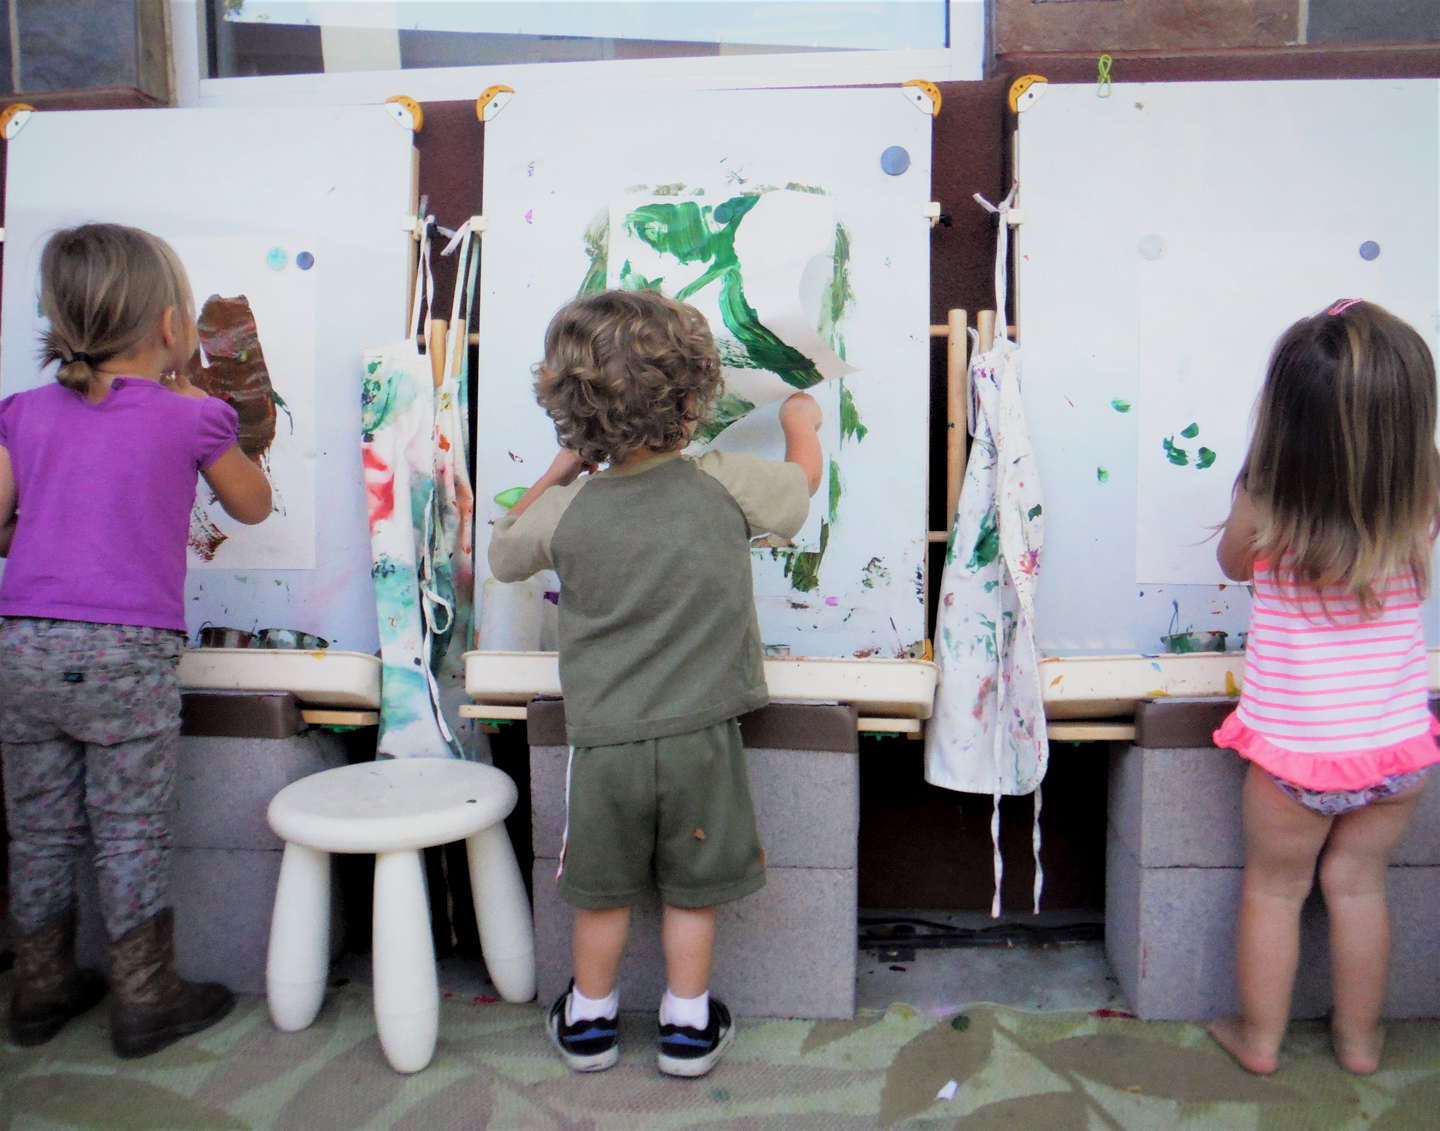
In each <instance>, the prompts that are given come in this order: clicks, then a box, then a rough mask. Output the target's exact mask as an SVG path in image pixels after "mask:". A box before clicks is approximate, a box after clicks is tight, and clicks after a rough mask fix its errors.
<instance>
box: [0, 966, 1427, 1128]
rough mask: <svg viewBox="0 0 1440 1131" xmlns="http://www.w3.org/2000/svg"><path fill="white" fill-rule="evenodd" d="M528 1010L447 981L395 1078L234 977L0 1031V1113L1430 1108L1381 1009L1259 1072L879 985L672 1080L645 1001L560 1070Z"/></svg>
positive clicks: (1197, 1043)
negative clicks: (438, 1005) (1374, 1055)
mask: <svg viewBox="0 0 1440 1131" xmlns="http://www.w3.org/2000/svg"><path fill="white" fill-rule="evenodd" d="M1100 1012H1101V1013H1102V1014H1104V1013H1105V1012H1106V1011H1103V1010H1102V1011H1100ZM542 1016H543V1010H542V1009H541V1008H540V1006H538V1005H525V1006H514V1005H505V1004H497V1003H491V1002H486V1001H483V1000H480V999H469V998H466V999H463V1000H462V999H457V998H455V997H453V996H447V1000H446V1001H445V1002H444V1003H443V1006H442V1012H441V1024H440V1042H439V1046H438V1048H437V1049H436V1052H435V1059H434V1060H433V1061H432V1062H431V1064H430V1067H429V1068H428V1069H426V1070H425V1071H424V1072H421V1073H419V1074H417V1075H415V1076H399V1075H397V1074H395V1073H394V1072H392V1071H391V1070H390V1069H389V1067H388V1066H387V1065H386V1063H385V1060H384V1057H383V1055H382V1054H381V1051H380V1046H379V1044H378V1042H377V1040H376V1037H375V1026H374V1021H373V1018H372V1016H371V1001H370V993H369V990H368V989H366V988H365V987H363V986H359V985H354V984H351V985H346V986H343V987H341V988H339V989H336V990H332V991H331V993H330V995H329V997H328V998H327V1000H326V1004H325V1007H324V1009H323V1010H322V1011H321V1014H320V1017H319V1018H318V1020H317V1021H316V1023H315V1024H314V1025H313V1026H312V1027H311V1028H310V1029H308V1030H306V1031H305V1032H303V1033H279V1032H276V1031H275V1029H274V1028H273V1027H272V1026H271V1024H270V1020H269V1017H268V1015H267V1013H266V1010H265V1003H264V1001H263V1000H262V999H260V998H255V997H247V998H243V999H241V1003H240V1005H239V1006H238V1007H237V1009H236V1011H235V1013H234V1014H233V1015H232V1016H231V1017H230V1018H228V1019H227V1020H226V1021H225V1022H223V1023H222V1024H221V1025H220V1026H218V1027H217V1028H216V1029H214V1030H212V1031H210V1032H208V1033H205V1034H202V1035H201V1036H199V1037H196V1038H192V1039H190V1040H188V1041H184V1042H182V1043H181V1044H179V1045H176V1046H174V1047H172V1048H170V1049H167V1050H166V1051H164V1052H162V1053H160V1054H158V1055H156V1056H153V1057H150V1058H148V1059H146V1060H140V1061H128V1062H127V1061H120V1060H117V1059H115V1058H114V1057H113V1056H112V1055H111V1054H110V1052H109V1048H108V1044H107V1040H108V1037H107V1027H106V1022H105V1010H104V1009H103V1008H101V1009H97V1010H93V1011H92V1012H91V1013H90V1014H88V1015H87V1016H85V1017H84V1018H81V1019H80V1020H78V1021H76V1022H72V1024H71V1025H70V1026H69V1027H67V1028H66V1030H65V1031H64V1032H63V1033H62V1034H61V1035H60V1036H59V1037H57V1038H56V1039H55V1040H54V1041H52V1042H51V1043H50V1044H48V1045H44V1046H42V1047H40V1048H38V1049H28V1050H27V1049H17V1048H15V1047H13V1046H5V1047H4V1048H3V1049H0V1128H3V1129H6V1131H55V1129H56V1128H105V1129H116V1131H120V1129H124V1131H152V1129H153V1131H160V1129H171V1128H174V1129H178V1131H208V1129H211V1128H214V1129H217V1131H218V1129H227V1128H257V1129H259V1128H263V1129H267V1131H330V1129H336V1131H340V1129H350V1128H366V1129H374V1131H382V1129H383V1131H401V1129H404V1131H448V1129H455V1131H459V1129H467V1131H474V1129H479V1128H488V1129H490V1131H510V1129H516V1131H522V1129H523V1131H528V1129H531V1128H535V1129H543V1131H581V1129H584V1131H611V1129H613V1131H651V1129H655V1131H659V1129H672V1128H693V1127H711V1128H716V1129H717V1131H742V1129H743V1131H761V1129H765V1131H769V1129H775V1131H810V1129H814V1131H822V1129H823V1131H829V1129H832V1128H833V1129H837V1131H838V1129H850V1128H856V1129H859V1128H874V1127H882V1128H892V1127H893V1128H896V1129H912V1128H947V1129H948V1128H962V1129H964V1131H998V1129H1001V1128H1006V1129H1015V1131H1072V1129H1073V1131H1095V1129H1104V1128H1109V1129H1124V1131H1134V1129H1149V1128H1185V1129H1186V1131H1210V1129H1219V1128H1225V1129H1231V1128H1235V1129H1239V1128H1245V1129H1256V1131H1282V1129H1289V1128H1294V1129H1302V1128H1303V1129H1314V1131H1342V1129H1348V1128H1362V1127H1363V1128H1371V1129H1373V1131H1402V1129H1403V1131H1425V1129H1430V1128H1437V1127H1440V1023H1437V1022H1410V1023H1405V1024H1397V1025H1393V1026H1392V1027H1391V1029H1390V1040H1389V1043H1388V1045H1387V1047H1386V1050H1385V1057H1384V1061H1383V1063H1382V1066H1381V1071H1380V1072H1378V1073H1376V1074H1375V1075H1374V1076H1372V1077H1370V1078H1368V1079H1365V1078H1359V1077H1354V1076H1350V1075H1347V1074H1346V1073H1345V1072H1344V1071H1342V1070H1341V1069H1340V1067H1339V1066H1338V1065H1337V1064H1336V1062H1335V1060H1334V1058H1333V1057H1332V1056H1331V1055H1330V1049H1329V1043H1328V1040H1327V1038H1326V1035H1325V1031H1324V1028H1323V1027H1322V1026H1320V1025H1318V1024H1306V1025H1299V1026H1297V1027H1296V1028H1295V1030H1294V1032H1293V1035H1292V1037H1291V1039H1290V1040H1289V1042H1288V1044H1287V1046H1286V1050H1285V1055H1284V1062H1283V1064H1282V1067H1281V1069H1280V1071H1279V1072H1278V1073H1276V1074H1275V1075H1274V1076H1273V1077H1271V1078H1269V1079H1264V1080H1262V1079H1258V1078H1256V1077H1253V1076H1249V1075H1247V1074H1246V1073H1245V1072H1243V1071H1241V1070H1240V1069H1239V1068H1237V1067H1236V1066H1235V1065H1234V1064H1232V1062H1231V1061H1230V1060H1229V1059H1228V1058H1227V1057H1226V1056H1225V1055H1224V1054H1223V1053H1221V1052H1220V1050H1219V1049H1218V1048H1217V1047H1215V1046H1214V1045H1213V1044H1212V1043H1211V1042H1210V1041H1209V1039H1208V1038H1207V1037H1206V1036H1205V1034H1204V1031H1203V1030H1202V1029H1201V1028H1200V1027H1199V1026H1195V1025H1180V1024H1165V1023H1146V1022H1141V1021H1135V1020H1131V1019H1129V1018H1125V1017H1121V1016H1113V1015H1112V1016H1097V1015H1094V1014H1088V1013H1030V1012H1025V1011H1022V1010H1017V1009H1009V1008H1005V1007H1001V1006H992V1005H973V1006H969V1007H967V1008H966V1009H965V1010H964V1011H963V1012H961V1013H959V1014H955V1015H953V1016H950V1017H944V1018H938V1019H937V1018H934V1017H931V1016H928V1015H925V1014H921V1013H918V1012H917V1011H916V1010H914V1009H911V1008H909V1007H907V1006H903V1005H896V1006H892V1007H891V1008H890V1009H888V1010H886V1011H885V1012H884V1013H873V1014H867V1015H862V1016H860V1017H858V1018H857V1019H856V1020H854V1021H844V1022H839V1021H820V1022H811V1021H764V1020H758V1021H742V1022H741V1024H740V1029H739V1033H738V1036H737V1039H736V1042H735V1045H734V1048H733V1049H732V1051H731V1053H730V1055H729V1056H728V1057H727V1059H725V1060H724V1061H722V1062H721V1064H720V1066H719V1067H718V1068H717V1069H716V1070H715V1072H714V1073H713V1074H712V1075H710V1076H709V1077H707V1078H705V1079H702V1080H694V1081H682V1080H671V1079H668V1078H666V1077H663V1076H661V1075H660V1074H659V1072H658V1071H657V1070H656V1068H655V1054H654V1038H655V1022H654V1018H653V1017H652V1016H649V1015H643V1014H626V1015H625V1016H624V1018H623V1019H622V1024H621V1040H622V1044H623V1048H624V1054H623V1056H622V1058H621V1061H620V1063H619V1065H617V1066H616V1067H615V1068H614V1069H612V1070H611V1071H609V1072H605V1073H601V1074H599V1075H595V1076H576V1075H572V1074H571V1073H569V1072H568V1071H566V1069H565V1068H564V1067H563V1066H562V1065H561V1063H560V1061H559V1060H558V1059H557V1058H556V1056H555V1054H554V1053H553V1051H552V1050H551V1049H550V1046H549V1044H548V1043H547V1041H546V1039H545V1035H544V1032H543V1030H542ZM952 1081H953V1082H954V1088H953V1089H952V1088H951V1087H950V1084H951V1082H952ZM952 1090H953V1096H952V1098H946V1099H937V1096H939V1095H943V1094H949V1093H950V1092H952Z"/></svg>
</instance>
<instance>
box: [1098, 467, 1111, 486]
mask: <svg viewBox="0 0 1440 1131" xmlns="http://www.w3.org/2000/svg"><path fill="white" fill-rule="evenodd" d="M1095 478H1096V480H1097V481H1098V482H1100V483H1109V482H1110V469H1109V468H1108V467H1097V468H1096V469H1095Z"/></svg>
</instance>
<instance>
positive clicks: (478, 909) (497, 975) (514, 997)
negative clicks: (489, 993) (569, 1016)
mask: <svg viewBox="0 0 1440 1131" xmlns="http://www.w3.org/2000/svg"><path fill="white" fill-rule="evenodd" d="M465 853H466V856H467V857H468V859H469V861H470V893H471V896H472V898H473V899H474V901H475V922H476V925H477V926H478V927H479V928H480V950H481V952H482V953H483V954H484V955H485V968H486V969H487V970H488V971H489V972H490V980H491V981H492V982H494V983H495V988H496V989H497V990H499V991H500V996H501V997H503V998H504V999H505V1000H506V1001H529V1000H530V999H531V998H533V997H534V996H535V930H534V926H533V925H532V923H531V920H530V904H529V903H528V902H527V900H526V898H525V881H524V880H522V879H521V878H520V865H519V864H518V863H516V861H515V849H514V846H512V845H511V843H510V837H509V836H508V835H507V834H506V832H505V824H504V822H503V821H498V822H496V823H495V824H493V825H491V826H490V827H489V828H488V829H481V830H480V831H479V832H478V833H476V834H475V835H474V836H472V837H470V838H468V839H467V840H466V841H465Z"/></svg>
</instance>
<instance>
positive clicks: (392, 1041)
mask: <svg viewBox="0 0 1440 1131" xmlns="http://www.w3.org/2000/svg"><path fill="white" fill-rule="evenodd" d="M517 796H518V793H517V791H516V789H515V783H514V782H513V781H511V780H510V778H509V777H508V776H507V775H506V774H504V773H502V772H501V771H500V770H497V769H495V768H494V767H493V766H484V765H480V764H478V763H475V762H462V761H459V760H458V759H449V758H408V759H401V760H396V761H392V760H385V761H379V762H362V763H359V764H357V765H354V766H342V767H341V768H339V769H335V770H326V771H325V772H323V773H319V774H312V775H311V776H310V777H308V778H302V779H301V780H300V781H297V782H294V783H293V784H291V785H288V786H286V787H285V788H284V789H282V790H281V791H280V792H279V793H277V794H276V795H275V798H274V800H272V801H271V802H270V810H269V820H270V827H271V828H272V829H274V830H275V834H276V835H277V836H279V837H280V838H282V839H283V840H284V841H285V855H284V857H283V859H282V861H281V864H280V883H279V887H278V888H277V890H276V892H275V914H274V918H273V919H272V920H271V926H270V954H269V961H268V965H267V967H266V976H265V981H266V989H267V991H268V996H269V1000H270V1016H271V1017H272V1018H273V1019H274V1021H275V1025H276V1027H277V1028H279V1029H282V1030H284V1031H285V1032H287V1033H293V1032H295V1031H296V1030H299V1029H304V1028H305V1027H306V1026H308V1025H309V1024H310V1023H311V1022H312V1021H314V1020H315V1015H316V1014H317V1013H319V1011H320V1004H321V1002H322V1001H323V1000H324V997H325V982H326V974H327V972H328V970H329V960H330V937H329V936H330V914H329V907H330V858H329V855H328V854H329V853H332V852H373V853H375V928H374V938H373V943H372V946H373V966H374V981H375V1025H376V1028H377V1029H378V1030H379V1032H380V1044H381V1046H382V1047H383V1048H384V1049H385V1056H386V1059H388V1060H389V1061H390V1065H391V1067H392V1068H394V1069H395V1070H396V1071H397V1072H418V1071H420V1069H422V1068H424V1067H425V1066H426V1065H427V1064H429V1063H430V1057H431V1056H432V1055H433V1054H434V1052H435V1035H436V1030H437V1028H438V1026H439V1020H440V989H439V983H438V982H437V980H436V976H435V948H434V946H433V944H432V941H431V934H430V904H429V901H428V899H427V898H426V893H425V872H424V866H423V863H422V860H421V856H420V851H419V850H420V849H422V848H428V847H430V846H431V845H436V844H449V843H450V842H452V841H456V840H462V839H463V840H464V841H465V848H466V855H467V857H468V858H469V861H470V888H471V892H472V894H473V897H474V901H475V920H476V924H477V925H478V927H479V928H480V946H481V949H482V951H483V952H484V955H485V966H486V968H487V969H488V970H489V972H490V979H491V981H493V982H494V983H495V987H496V989H498V990H499V991H500V995H501V996H502V997H503V998H504V999H505V1000H506V1001H529V1000H530V999H531V998H533V997H534V996H535V936H534V928H533V926H532V925H531V921H530V907H529V904H528V903H527V901H526V898H525V884H524V882H523V881H522V880H521V878H520V867H519V865H518V864H517V863H516V861H515V850H514V848H513V847H512V846H511V844H510V838H509V836H507V835H506V832H505V825H504V823H503V822H504V820H505V818H506V816H508V815H509V813H510V811H511V810H512V809H514V808H515V800H516V798H517Z"/></svg>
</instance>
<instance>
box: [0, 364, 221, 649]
mask: <svg viewBox="0 0 1440 1131" xmlns="http://www.w3.org/2000/svg"><path fill="white" fill-rule="evenodd" d="M238 438H239V419H238V418H237V417H236V415H235V410H234V409H233V408H231V407H230V406H229V405H228V404H226V403H225V402H224V401H220V400H216V399H215V398H213V397H207V398H205V399H203V400H201V399H200V398H198V397H185V396H181V395H180V394H178V393H172V392H171V391H170V390H169V389H167V388H165V387H164V386H163V385H161V384H160V383H159V382H157V381H147V380H145V379H144V378H143V377H116V378H115V380H114V382H113V383H112V384H111V386H110V390H109V392H108V393H107V394H106V396H105V399H104V400H102V401H100V402H99V403H96V404H92V403H91V402H90V401H88V400H86V399H85V397H84V396H83V395H82V394H80V393H77V392H76V391H75V390H73V389H67V388H65V387H64V386H63V385H58V384H55V385H45V386H43V387H41V388H39V389H31V390H30V391H29V392H24V393H16V394H15V395H14V396H10V397H6V398H5V399H4V400H0V447H3V448H5V449H6V450H7V451H8V452H9V454H10V466H11V467H12V468H13V469H14V473H15V489H16V497H17V506H18V512H19V515H18V519H17V522H16V526H15V538H14V541H13V543H12V544H11V547H10V557H9V560H8V561H7V562H6V564H5V576H4V579H3V580H0V616H7V617H54V618H56V619H58V620H81V621H93V622H96V623H99V624H135V625H145V626H149V627H151V628H175V629H180V630H181V631H182V632H183V631H184V630H185V546H186V541H187V539H188V537H189V532H190V510H191V507H192V505H193V504H194V502H195V485H196V480H197V478H198V476H199V472H200V471H202V470H204V469H206V468H208V467H209V466H210V465H211V464H212V463H214V462H215V461H216V460H217V459H219V458H220V457H221V456H222V455H224V454H225V452H226V451H227V450H228V449H229V448H230V446H231V445H233V444H234V443H236V441H237V440H238Z"/></svg>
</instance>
